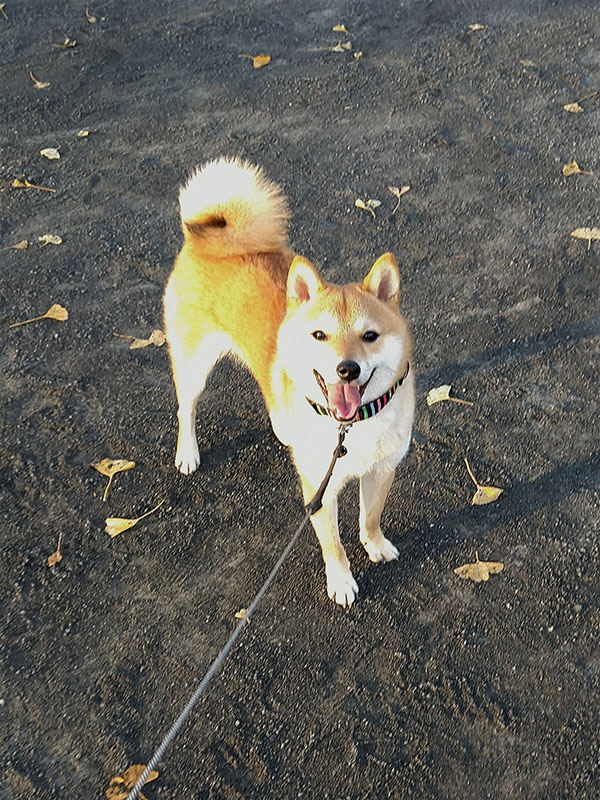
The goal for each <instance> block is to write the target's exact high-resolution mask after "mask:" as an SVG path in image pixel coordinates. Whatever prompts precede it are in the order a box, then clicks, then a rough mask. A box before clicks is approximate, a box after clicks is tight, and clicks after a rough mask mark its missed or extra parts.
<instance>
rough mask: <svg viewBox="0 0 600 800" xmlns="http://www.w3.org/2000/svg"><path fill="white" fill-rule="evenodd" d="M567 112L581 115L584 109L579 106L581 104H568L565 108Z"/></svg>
mask: <svg viewBox="0 0 600 800" xmlns="http://www.w3.org/2000/svg"><path fill="white" fill-rule="evenodd" d="M563 108H564V110H565V111H569V112H570V113H571V114H581V113H582V111H583V108H582V107H581V106H580V105H579V103H567V105H566V106H563Z"/></svg>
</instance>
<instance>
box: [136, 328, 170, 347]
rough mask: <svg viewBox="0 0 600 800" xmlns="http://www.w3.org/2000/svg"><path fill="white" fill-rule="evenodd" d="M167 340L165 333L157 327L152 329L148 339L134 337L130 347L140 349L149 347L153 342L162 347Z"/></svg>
mask: <svg viewBox="0 0 600 800" xmlns="http://www.w3.org/2000/svg"><path fill="white" fill-rule="evenodd" d="M166 341H167V337H166V336H165V334H164V333H163V332H162V331H161V330H159V329H158V328H157V329H156V330H153V331H152V333H151V334H150V337H149V338H148V339H134V340H133V342H132V343H131V344H130V345H129V349H130V350H138V349H139V348H140V347H148V345H149V344H153V345H154V346H155V347H162V346H163V344H164V343H165V342H166Z"/></svg>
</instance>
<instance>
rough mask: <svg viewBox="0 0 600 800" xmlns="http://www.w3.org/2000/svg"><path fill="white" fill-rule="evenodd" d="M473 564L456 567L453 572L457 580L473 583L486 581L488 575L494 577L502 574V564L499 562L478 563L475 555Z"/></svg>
mask: <svg viewBox="0 0 600 800" xmlns="http://www.w3.org/2000/svg"><path fill="white" fill-rule="evenodd" d="M475 559H476V560H475V563H474V564H463V565H462V567H456V569H455V570H454V572H455V573H456V574H457V575H458V576H459V578H465V579H468V580H470V581H474V582H475V583H480V582H481V581H487V580H488V579H489V577H490V575H496V574H497V573H498V572H502V570H503V569H504V564H503V563H502V562H501V561H480V560H479V553H477V552H476V553H475Z"/></svg>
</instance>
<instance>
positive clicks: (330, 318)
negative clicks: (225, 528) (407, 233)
mask: <svg viewBox="0 0 600 800" xmlns="http://www.w3.org/2000/svg"><path fill="white" fill-rule="evenodd" d="M180 208H181V220H182V227H183V233H184V237H185V241H184V243H183V247H182V249H181V252H180V253H179V255H178V256H177V259H176V261H175V265H174V268H173V272H172V274H171V276H170V278H169V281H168V284H167V287H166V291H165V298H164V302H165V325H166V333H167V339H168V341H169V346H170V353H171V362H172V367H173V377H174V381H175V388H176V391H177V399H178V402H179V411H178V420H179V437H178V443H177V454H176V456H175V464H176V466H177V467H178V468H179V469H180V470H181V472H183V473H184V474H186V475H187V474H189V473H191V472H193V471H194V470H195V469H196V468H197V467H198V465H199V463H200V456H199V453H198V444H197V440H196V432H195V423H196V410H195V409H196V401H197V399H198V396H199V395H200V393H201V392H202V390H203V388H204V385H205V382H206V379H207V377H208V375H209V373H210V371H211V369H212V368H213V366H214V365H215V363H216V362H217V361H218V360H219V359H220V358H221V357H222V356H224V355H226V354H232V355H234V356H236V357H237V358H239V359H241V361H242V362H243V363H244V364H245V365H246V366H247V367H248V369H249V370H250V371H251V373H252V374H253V375H254V377H255V378H256V380H257V382H258V384H259V386H260V389H261V391H262V394H263V397H264V400H265V403H266V406H267V410H268V413H269V416H270V419H271V423H272V426H273V430H274V432H275V434H276V436H277V437H278V438H279V439H280V441H281V442H283V444H285V445H287V446H289V447H290V449H291V452H292V455H293V459H294V463H295V465H296V468H297V470H298V474H299V476H300V480H301V482H302V490H303V493H304V498H305V501H308V500H309V499H310V498H311V497H312V496H313V494H314V493H315V491H316V489H317V488H318V486H319V484H320V483H321V481H322V479H323V477H324V475H325V472H326V470H327V467H328V466H329V463H330V460H331V454H332V451H333V450H334V447H335V445H336V442H337V437H338V429H339V426H340V424H345V425H348V426H350V425H351V428H350V429H349V430H348V434H347V437H346V445H347V451H348V452H347V455H346V456H345V457H344V458H341V459H339V460H338V461H337V463H336V465H335V468H334V470H333V475H332V478H331V481H330V483H329V486H328V488H327V490H326V492H325V494H324V497H323V506H322V508H321V509H320V510H319V511H318V512H316V513H315V514H313V516H312V517H311V521H312V523H313V527H314V529H315V532H316V534H317V536H318V539H319V542H320V544H321V549H322V552H323V559H324V561H325V572H326V577H327V592H328V594H329V597H331V598H332V599H333V600H335V602H336V603H339V604H341V605H343V606H349V605H351V604H352V603H353V601H354V599H355V597H356V594H357V592H358V587H357V585H356V581H355V580H354V578H353V576H352V572H351V570H350V564H349V562H348V558H347V556H346V553H345V551H344V548H343V546H342V544H341V541H340V537H339V533H338V520H337V497H338V494H339V492H340V490H341V488H342V487H343V486H344V484H345V483H346V482H347V481H348V480H349V479H350V478H355V477H356V478H359V480H360V515H359V516H360V540H361V542H362V544H363V545H364V547H365V550H366V551H367V554H368V556H369V558H370V559H371V560H372V561H374V562H383V561H391V560H392V559H395V558H397V557H398V551H397V549H396V548H395V547H394V545H393V544H392V543H391V542H390V541H389V540H388V539H386V538H385V536H384V535H383V533H382V531H381V527H380V519H381V514H382V511H383V507H384V504H385V500H386V497H387V494H388V491H389V489H390V486H391V484H392V481H393V479H394V471H395V468H396V466H397V465H398V463H399V462H400V460H401V459H402V458H403V456H404V455H405V453H406V452H407V450H408V447H409V443H410V437H411V428H412V422H413V414H414V402H415V400H414V398H415V389H414V372H413V369H412V365H411V359H412V338H411V335H410V333H409V330H408V327H407V324H406V322H405V321H404V319H403V318H402V317H401V316H400V314H399V311H398V293H399V275H398V267H397V265H396V261H395V259H394V256H393V255H392V254H391V253H386V254H384V255H382V256H381V257H380V258H378V259H377V261H375V263H374V264H373V266H372V268H371V269H370V271H369V272H368V274H367V276H366V277H365V278H364V280H363V281H362V283H351V284H348V285H345V286H337V285H334V284H331V283H327V282H326V281H324V280H323V278H322V277H321V276H320V275H319V273H318V272H317V270H316V269H315V267H314V266H313V265H312V264H311V263H310V262H309V261H308V260H307V259H306V258H303V257H302V256H301V255H295V254H294V253H293V252H292V251H291V250H290V249H289V248H288V246H287V225H288V219H289V212H288V207H287V203H286V200H285V198H284V196H283V194H282V192H281V189H280V188H279V187H278V186H277V185H276V184H274V183H272V182H271V181H269V180H268V179H267V178H266V176H265V175H264V173H263V172H262V170H260V169H259V168H258V167H255V166H253V165H251V164H249V163H247V162H240V161H239V160H236V159H219V160H217V161H212V162H210V163H208V164H206V165H205V166H204V167H202V168H200V169H198V170H197V171H196V172H195V173H194V174H193V176H192V177H191V179H190V180H189V182H188V183H187V184H186V185H185V186H184V187H183V188H182V190H181V194H180Z"/></svg>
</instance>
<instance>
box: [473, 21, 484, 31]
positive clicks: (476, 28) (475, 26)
mask: <svg viewBox="0 0 600 800" xmlns="http://www.w3.org/2000/svg"><path fill="white" fill-rule="evenodd" d="M484 27H485V26H484V25H480V24H479V22H474V23H472V24H471V25H469V33H475V31H482V30H483V29H484Z"/></svg>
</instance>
